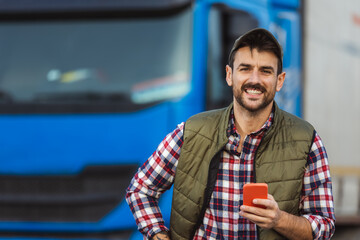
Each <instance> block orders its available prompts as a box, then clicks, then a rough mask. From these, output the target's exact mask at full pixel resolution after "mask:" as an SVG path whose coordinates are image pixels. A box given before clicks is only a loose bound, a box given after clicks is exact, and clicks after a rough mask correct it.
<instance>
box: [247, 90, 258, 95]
mask: <svg viewBox="0 0 360 240" xmlns="http://www.w3.org/2000/svg"><path fill="white" fill-rule="evenodd" d="M246 92H247V93H250V94H261V91H259V90H255V89H248V90H246Z"/></svg>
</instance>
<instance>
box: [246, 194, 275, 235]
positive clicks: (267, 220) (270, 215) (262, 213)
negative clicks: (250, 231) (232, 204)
mask: <svg viewBox="0 0 360 240" xmlns="http://www.w3.org/2000/svg"><path fill="white" fill-rule="evenodd" d="M253 203H254V204H258V205H263V206H265V207H266V209H263V208H258V207H250V206H245V205H243V206H241V207H240V210H241V211H240V215H241V216H242V217H244V218H247V219H249V220H250V221H251V222H253V223H255V224H256V225H258V226H259V227H262V228H266V229H270V228H274V227H276V225H277V224H278V222H279V220H280V216H281V214H282V211H281V210H280V209H279V206H278V204H277V202H276V201H275V199H274V197H273V196H271V195H270V194H268V199H254V201H253Z"/></svg>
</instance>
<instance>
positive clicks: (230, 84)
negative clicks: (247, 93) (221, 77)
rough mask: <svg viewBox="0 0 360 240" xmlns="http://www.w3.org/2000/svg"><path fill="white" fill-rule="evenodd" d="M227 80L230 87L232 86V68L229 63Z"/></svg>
mask: <svg viewBox="0 0 360 240" xmlns="http://www.w3.org/2000/svg"><path fill="white" fill-rule="evenodd" d="M226 82H227V84H228V85H229V86H230V87H231V86H232V68H231V67H230V66H229V65H226Z"/></svg>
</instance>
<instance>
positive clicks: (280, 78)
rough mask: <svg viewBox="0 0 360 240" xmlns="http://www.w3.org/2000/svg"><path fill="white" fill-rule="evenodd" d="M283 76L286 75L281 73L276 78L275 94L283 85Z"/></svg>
mask: <svg viewBox="0 0 360 240" xmlns="http://www.w3.org/2000/svg"><path fill="white" fill-rule="evenodd" d="M285 75H286V73H285V72H282V73H280V74H279V75H278V76H277V82H276V91H277V92H279V91H280V90H281V88H282V87H283V85H284V81H285Z"/></svg>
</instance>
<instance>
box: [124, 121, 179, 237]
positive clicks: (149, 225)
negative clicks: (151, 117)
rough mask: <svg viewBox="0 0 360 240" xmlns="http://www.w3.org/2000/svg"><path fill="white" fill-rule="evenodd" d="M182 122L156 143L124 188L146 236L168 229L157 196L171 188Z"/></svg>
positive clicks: (140, 229)
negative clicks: (152, 150) (157, 144)
mask: <svg viewBox="0 0 360 240" xmlns="http://www.w3.org/2000/svg"><path fill="white" fill-rule="evenodd" d="M183 128H184V123H181V124H179V125H178V126H177V128H176V129H175V130H174V131H173V132H171V133H169V134H168V135H167V136H166V137H165V138H164V140H163V141H162V142H161V143H160V144H159V146H158V147H157V149H156V151H155V152H154V153H153V154H152V155H151V156H150V157H149V159H148V160H147V161H146V162H145V163H144V164H143V165H142V166H141V167H140V168H139V169H138V172H137V173H136V174H135V176H134V177H133V179H132V180H131V183H130V185H129V187H128V188H127V190H126V201H127V203H128V204H129V206H130V209H131V211H132V213H133V215H134V218H135V220H136V224H137V226H138V229H139V231H140V232H141V233H142V234H143V235H144V236H146V237H147V238H149V239H150V238H152V237H153V236H154V235H155V234H156V233H159V232H161V231H168V229H167V228H166V226H165V224H164V220H163V217H162V214H161V212H160V209H159V206H158V199H159V197H160V196H161V194H162V193H163V192H165V191H166V190H168V189H170V188H171V186H172V184H173V181H174V177H175V170H176V166H177V163H178V159H179V156H180V151H181V147H182V144H183Z"/></svg>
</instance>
